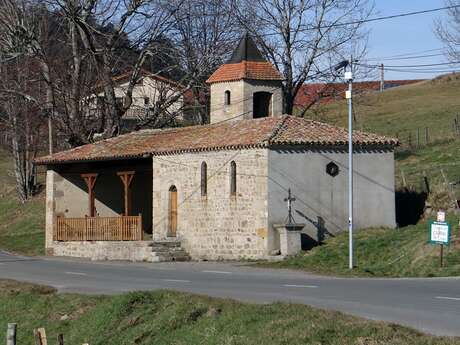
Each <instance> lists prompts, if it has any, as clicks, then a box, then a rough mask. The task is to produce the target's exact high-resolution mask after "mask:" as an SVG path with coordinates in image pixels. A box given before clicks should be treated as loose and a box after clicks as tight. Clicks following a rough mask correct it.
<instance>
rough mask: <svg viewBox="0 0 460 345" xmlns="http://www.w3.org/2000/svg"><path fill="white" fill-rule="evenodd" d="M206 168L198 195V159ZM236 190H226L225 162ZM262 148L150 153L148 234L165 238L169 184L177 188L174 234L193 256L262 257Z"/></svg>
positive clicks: (264, 207)
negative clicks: (233, 171)
mask: <svg viewBox="0 0 460 345" xmlns="http://www.w3.org/2000/svg"><path fill="white" fill-rule="evenodd" d="M203 161H204V162H206V164H207V168H208V186H207V195H206V196H201V189H200V180H201V178H200V171H201V163H202V162H203ZM231 161H235V162H236V166H237V193H236V195H235V196H232V195H230V162H231ZM266 176H267V150H266V149H254V150H241V151H216V152H214V151H213V152H200V153H188V154H181V155H173V156H156V157H155V156H154V157H153V236H154V240H163V239H165V238H167V234H168V227H169V217H168V210H169V189H170V187H171V186H175V187H176V188H177V193H178V216H177V217H178V229H177V238H178V239H179V240H181V242H182V247H183V248H184V249H185V250H186V251H187V252H188V253H189V254H190V255H191V257H192V258H194V259H211V260H218V259H238V258H262V257H265V256H266V254H267V251H266V247H267V246H266V242H267V217H268V214H267V178H266Z"/></svg>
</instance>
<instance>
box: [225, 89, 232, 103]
mask: <svg viewBox="0 0 460 345" xmlns="http://www.w3.org/2000/svg"><path fill="white" fill-rule="evenodd" d="M231 101H232V100H231V95H230V91H228V90H227V91H225V100H224V104H225V105H230V103H231Z"/></svg>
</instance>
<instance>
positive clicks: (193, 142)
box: [35, 115, 399, 165]
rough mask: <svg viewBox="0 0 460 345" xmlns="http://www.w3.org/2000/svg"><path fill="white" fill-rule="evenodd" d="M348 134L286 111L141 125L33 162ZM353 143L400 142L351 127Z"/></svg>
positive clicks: (334, 142)
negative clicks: (205, 121)
mask: <svg viewBox="0 0 460 345" xmlns="http://www.w3.org/2000/svg"><path fill="white" fill-rule="evenodd" d="M347 138H348V134H347V131H346V130H345V129H343V128H340V127H336V126H332V125H329V124H325V123H321V122H317V121H312V120H307V119H303V118H299V117H294V116H288V115H285V116H277V117H266V118H261V119H251V120H238V121H227V122H220V123H216V124H211V125H205V126H191V127H183V128H170V129H163V130H158V129H151V130H141V131H137V132H132V133H128V134H124V135H120V136H118V137H115V138H111V139H107V140H103V141H99V142H96V143H94V144H87V145H83V146H80V147H76V148H73V149H71V150H67V151H63V152H59V153H55V154H53V155H48V156H44V157H40V158H38V159H36V160H35V163H36V164H41V165H46V164H60V163H71V162H88V161H103V160H117V159H131V158H142V157H148V156H150V155H166V154H180V153H185V152H197V151H216V150H232V149H247V148H257V147H261V148H262V147H278V146H292V145H294V146H296V145H300V146H310V147H334V146H344V145H346V144H347ZM354 144H355V145H357V146H358V147H361V148H364V147H372V148H375V147H382V148H385V147H390V148H392V147H394V146H396V145H398V144H399V143H398V140H397V139H393V138H388V137H384V136H380V135H376V134H370V133H364V132H359V131H355V132H354Z"/></svg>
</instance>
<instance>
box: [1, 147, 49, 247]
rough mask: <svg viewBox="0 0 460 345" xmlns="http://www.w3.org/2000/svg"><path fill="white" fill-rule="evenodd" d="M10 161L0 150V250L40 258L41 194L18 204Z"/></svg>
mask: <svg viewBox="0 0 460 345" xmlns="http://www.w3.org/2000/svg"><path fill="white" fill-rule="evenodd" d="M14 186H15V182H14V176H13V170H12V165H11V160H10V158H9V157H8V156H7V154H6V153H5V151H3V150H2V149H0V249H3V250H7V251H12V252H16V253H21V254H26V255H41V254H44V252H45V249H44V245H45V233H44V220H45V213H44V200H43V195H40V196H37V197H36V198H34V199H32V200H30V201H28V202H27V203H25V204H22V203H20V202H19V200H18V199H17V197H16V190H15V187H14Z"/></svg>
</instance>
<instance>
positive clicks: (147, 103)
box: [144, 97, 150, 106]
mask: <svg viewBox="0 0 460 345" xmlns="http://www.w3.org/2000/svg"><path fill="white" fill-rule="evenodd" d="M149 104H150V98H148V97H144V105H145V106H148V105H149Z"/></svg>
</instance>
